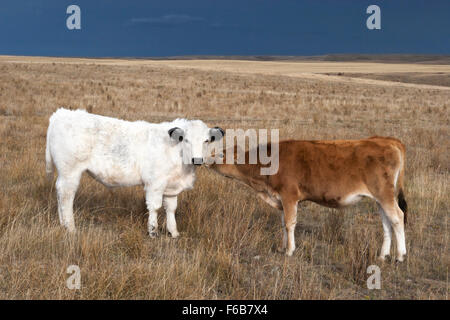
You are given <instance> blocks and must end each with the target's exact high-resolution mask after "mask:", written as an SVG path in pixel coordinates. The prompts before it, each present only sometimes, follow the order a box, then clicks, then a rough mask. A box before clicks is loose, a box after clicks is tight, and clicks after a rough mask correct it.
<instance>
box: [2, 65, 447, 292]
mask: <svg viewBox="0 0 450 320" xmlns="http://www.w3.org/2000/svg"><path fill="white" fill-rule="evenodd" d="M409 72H411V73H412V74H411V76H414V77H416V76H417V74H420V75H423V76H424V77H426V76H427V75H430V74H433V79H434V81H433V82H432V83H429V82H424V83H421V81H409V80H408V79H409V77H408V75H409V74H408V73H409ZM346 73H349V74H364V75H372V76H370V77H367V76H365V77H363V78H361V77H357V75H356V76H346V75H345V74H346ZM395 73H399V74H401V77H399V79H400V80H396V81H397V82H393V81H389V78H377V74H395ZM339 74H341V75H339ZM342 74H343V75H342ZM449 74H450V66H449V65H433V64H426V65H424V64H422V65H419V64H395V63H390V64H383V63H369V62H368V63H363V62H358V63H352V62H320V61H318V62H273V61H272V62H258V61H216V60H208V61H199V60H190V61H148V60H138V61H134V60H112V59H102V60H89V59H62V58H58V59H57V58H31V57H7V56H5V57H0V299H448V267H449V264H450V255H449V248H448V243H449V239H448V235H449V232H448V216H449V203H450V190H449V183H448V182H449V173H450V161H449V156H450V150H449V141H450V136H449V135H450V117H449V115H450V111H449V110H450V87H448V77H449ZM436 75H438V76H437V77H438V78H437V80H436V79H435V77H436ZM439 75H440V76H439ZM440 79H441V80H442V82H441V80H440ZM446 79H447V80H446ZM399 81H400V82H399ZM446 81H447V82H446ZM410 82H413V83H410ZM446 85H447V86H446ZM60 106H65V107H67V108H72V109H76V108H84V109H86V110H88V111H90V112H93V113H98V114H102V115H107V116H112V117H119V118H124V119H127V120H147V121H153V122H159V121H162V120H168V119H173V118H175V117H188V118H200V119H203V120H204V121H205V122H207V123H208V124H209V125H218V126H221V127H223V128H279V129H280V137H281V138H297V139H335V138H339V139H357V138H363V137H368V136H371V135H386V136H395V137H397V138H399V139H401V140H402V141H403V142H404V144H405V145H406V148H407V166H406V179H405V185H406V190H405V191H406V192H405V194H406V199H407V201H408V205H409V217H408V225H407V227H406V240H407V249H408V258H407V260H406V261H405V262H404V263H402V264H396V263H395V262H393V261H391V262H385V263H384V264H380V263H379V262H378V261H377V259H376V256H377V254H378V251H379V249H380V247H381V243H382V227H381V219H380V217H379V215H378V213H377V207H376V205H375V204H374V203H372V202H371V201H363V202H361V203H360V204H359V205H357V206H355V207H352V208H348V209H346V210H343V211H338V210H332V209H327V208H324V207H320V206H318V205H315V204H312V203H304V204H302V205H300V206H299V212H298V225H297V229H296V245H297V250H296V251H295V253H294V255H293V256H292V257H290V258H287V257H285V256H284V255H282V254H280V253H278V252H277V251H276V249H275V248H276V245H277V244H278V241H279V237H280V235H281V224H280V219H279V215H280V213H279V212H278V211H276V210H275V209H272V208H271V207H269V206H268V205H266V204H265V203H263V202H262V201H261V200H259V199H257V198H256V197H255V195H254V193H253V192H252V191H251V190H248V189H247V188H246V187H244V186H242V185H241V184H238V183H236V182H233V181H231V180H229V179H225V178H223V177H221V176H218V175H217V174H215V173H213V172H210V171H209V170H208V169H207V168H199V169H198V179H197V182H196V186H195V188H194V189H193V190H191V191H188V192H185V193H183V194H182V195H181V196H180V197H179V207H178V210H177V221H178V228H179V231H180V232H181V237H180V238H179V239H171V238H170V237H169V236H167V234H166V233H165V232H162V234H161V236H160V237H159V238H157V239H150V238H149V237H148V236H147V234H146V219H147V216H146V208H145V203H144V194H143V190H142V188H140V187H136V188H122V189H111V190H108V189H106V188H105V187H104V186H102V185H100V184H98V183H97V182H95V181H94V180H92V179H91V178H89V177H88V176H85V177H83V179H82V182H81V186H80V188H79V190H78V193H77V196H76V199H75V206H74V208H75V223H76V226H77V228H78V231H77V233H76V234H75V235H69V234H67V233H66V232H65V230H64V229H63V228H62V227H60V226H59V222H58V217H57V212H56V195H55V190H54V187H53V183H54V181H53V182H51V181H48V180H47V179H46V175H45V161H44V150H45V137H46V129H47V125H48V118H49V116H50V115H51V114H52V113H53V112H54V111H55V110H56V109H57V108H58V107H60ZM164 218H165V214H164V212H163V211H161V214H160V215H159V219H160V228H161V230H165V229H164V227H165V226H164V221H165V219H164ZM393 245H394V247H395V242H393ZM392 250H394V248H392ZM72 264H74V265H78V266H79V267H80V268H81V289H80V290H69V289H68V288H67V287H66V279H67V278H68V277H69V275H68V274H67V273H66V269H67V267H68V266H69V265H72ZM371 264H377V265H379V266H380V268H381V290H368V289H367V286H366V279H367V278H368V276H369V275H368V274H367V273H366V269H367V267H368V266H369V265H371Z"/></svg>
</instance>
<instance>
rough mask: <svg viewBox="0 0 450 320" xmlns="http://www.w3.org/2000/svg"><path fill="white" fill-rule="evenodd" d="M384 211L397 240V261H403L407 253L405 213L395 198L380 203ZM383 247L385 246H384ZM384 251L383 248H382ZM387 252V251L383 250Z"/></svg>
mask: <svg viewBox="0 0 450 320" xmlns="http://www.w3.org/2000/svg"><path fill="white" fill-rule="evenodd" d="M380 205H381V207H382V209H383V212H384V213H385V215H386V217H387V219H388V220H389V222H390V225H391V226H392V229H393V230H394V234H395V238H396V240H397V261H400V262H401V261H403V260H404V256H405V255H406V244H405V224H404V214H403V211H402V210H401V209H400V208H399V206H398V204H397V201H395V200H394V199H392V200H390V201H385V202H383V203H380ZM382 249H383V248H382ZM382 251H383V250H382ZM382 253H385V252H382Z"/></svg>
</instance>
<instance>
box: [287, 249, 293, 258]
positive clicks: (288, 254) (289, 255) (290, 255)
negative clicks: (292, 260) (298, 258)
mask: <svg viewBox="0 0 450 320" xmlns="http://www.w3.org/2000/svg"><path fill="white" fill-rule="evenodd" d="M293 253H294V250H287V251H286V256H288V257H292V254H293Z"/></svg>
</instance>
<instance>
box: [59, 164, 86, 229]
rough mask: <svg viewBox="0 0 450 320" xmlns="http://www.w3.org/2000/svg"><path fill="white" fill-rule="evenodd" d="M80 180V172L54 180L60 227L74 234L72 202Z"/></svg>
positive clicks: (60, 176)
mask: <svg viewBox="0 0 450 320" xmlns="http://www.w3.org/2000/svg"><path fill="white" fill-rule="evenodd" d="M80 179H81V172H77V173H72V174H71V175H70V176H69V175H67V176H62V175H58V179H57V180H56V193H57V198H58V215H59V222H60V223H61V225H63V226H64V227H66V228H67V230H68V231H69V232H75V221H74V218H73V200H74V199H75V193H76V192H77V189H78V185H79V183H80Z"/></svg>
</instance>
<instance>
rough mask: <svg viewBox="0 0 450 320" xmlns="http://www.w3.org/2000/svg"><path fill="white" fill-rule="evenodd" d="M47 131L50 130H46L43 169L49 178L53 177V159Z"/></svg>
mask: <svg viewBox="0 0 450 320" xmlns="http://www.w3.org/2000/svg"><path fill="white" fill-rule="evenodd" d="M49 129H50V128H49ZM49 131H50V130H48V131H47V145H46V147H45V171H46V172H47V177H48V178H49V179H53V159H52V155H51V153H50V145H49V141H48V136H49Z"/></svg>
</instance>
